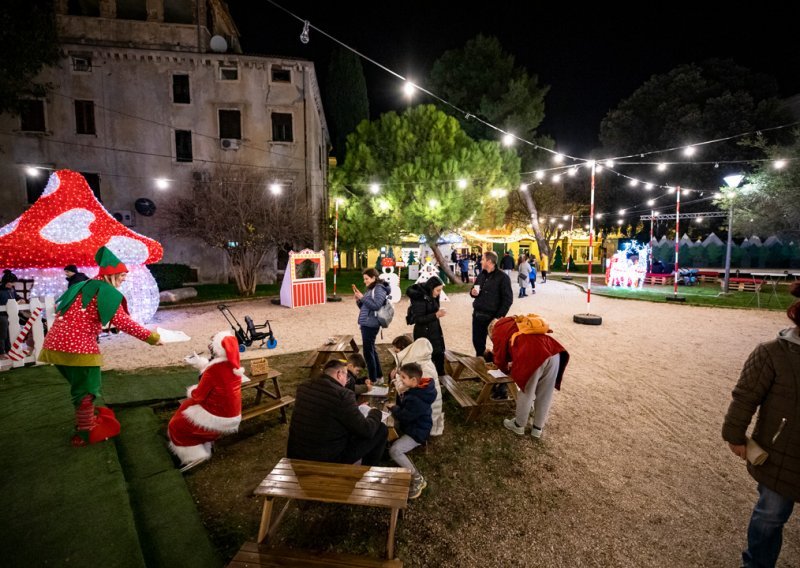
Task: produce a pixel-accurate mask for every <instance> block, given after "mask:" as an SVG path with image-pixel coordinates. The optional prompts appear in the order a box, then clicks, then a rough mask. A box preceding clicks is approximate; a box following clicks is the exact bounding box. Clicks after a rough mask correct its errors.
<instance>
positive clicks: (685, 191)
mask: <svg viewBox="0 0 800 568" xmlns="http://www.w3.org/2000/svg"><path fill="white" fill-rule="evenodd" d="M690 191H691V190H690V189H684V190H683V191H681V195H689V192H690Z"/></svg>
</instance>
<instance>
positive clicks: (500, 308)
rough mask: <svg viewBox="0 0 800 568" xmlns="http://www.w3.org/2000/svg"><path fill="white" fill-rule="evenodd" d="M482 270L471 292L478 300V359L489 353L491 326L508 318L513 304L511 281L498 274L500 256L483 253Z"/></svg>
mask: <svg viewBox="0 0 800 568" xmlns="http://www.w3.org/2000/svg"><path fill="white" fill-rule="evenodd" d="M512 262H513V261H512ZM482 266H483V270H482V271H481V273H480V274H479V275H478V278H476V279H475V285H474V286H473V287H472V290H470V292H469V293H470V296H472V297H473V298H475V300H474V301H473V302H472V346H473V347H474V348H475V355H477V356H478V357H482V356H483V353H484V351H486V334H487V333H488V330H489V322H491V321H492V320H493V319H496V318H502V317H505V315H506V314H507V313H508V310H509V308H511V304H512V303H513V302H514V293H513V292H512V291H511V279H510V278H509V277H508V275H507V274H505V273H504V272H501V271H500V270H497V253H496V252H493V251H489V252H486V253H484V254H483V261H482Z"/></svg>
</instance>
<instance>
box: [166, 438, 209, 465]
mask: <svg viewBox="0 0 800 568" xmlns="http://www.w3.org/2000/svg"><path fill="white" fill-rule="evenodd" d="M211 445H212V444H211V442H205V443H204V444H197V445H196V446H176V445H175V444H173V443H172V442H171V441H170V443H169V449H170V451H172V453H173V454H175V455H176V456H178V459H179V460H181V465H186V464H187V463H191V462H193V461H197V460H207V459H209V458H210V457H211Z"/></svg>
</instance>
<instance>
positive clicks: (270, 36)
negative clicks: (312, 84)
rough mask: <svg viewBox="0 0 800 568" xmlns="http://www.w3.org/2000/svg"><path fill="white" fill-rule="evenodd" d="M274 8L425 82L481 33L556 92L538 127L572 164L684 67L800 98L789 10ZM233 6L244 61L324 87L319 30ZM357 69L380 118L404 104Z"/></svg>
mask: <svg viewBox="0 0 800 568" xmlns="http://www.w3.org/2000/svg"><path fill="white" fill-rule="evenodd" d="M278 3H279V4H280V5H281V6H283V7H285V8H286V9H288V10H290V11H292V12H294V13H295V14H297V15H298V16H300V17H302V18H304V19H307V20H309V21H310V22H311V24H312V25H314V26H316V27H318V28H321V29H322V30H324V31H325V32H327V33H328V34H330V35H332V36H334V37H335V38H337V39H339V40H340V41H342V42H344V43H347V44H348V45H350V46H351V47H353V48H355V49H357V50H358V51H361V52H362V53H363V54H364V55H367V56H368V57H370V58H372V59H375V60H376V61H378V62H379V63H381V64H383V65H385V66H387V67H389V68H391V69H393V70H394V71H396V72H398V73H400V74H401V75H404V76H408V77H410V78H412V79H414V80H415V82H417V83H420V84H422V85H424V84H425V80H424V79H425V77H426V76H427V73H428V72H429V71H430V69H431V67H432V65H433V62H434V61H435V60H436V59H437V58H438V57H439V56H440V55H441V54H442V53H443V52H444V51H446V50H448V49H454V48H459V47H462V46H463V45H464V43H465V42H466V41H467V40H469V39H470V38H472V37H474V36H475V35H477V34H478V33H483V34H486V35H494V36H497V37H498V38H499V39H500V42H501V43H502V45H503V48H504V49H505V50H506V51H507V52H509V53H511V54H513V55H514V56H515V58H516V60H517V63H518V64H519V65H522V66H524V67H526V68H527V69H528V71H529V73H531V74H536V75H538V77H539V82H540V84H542V83H543V84H546V85H550V87H551V89H550V93H549V94H548V96H547V99H546V103H545V113H546V117H545V121H544V123H543V124H542V126H541V127H540V129H539V130H540V132H542V133H545V134H549V135H551V136H553V137H554V138H555V139H556V141H557V144H558V148H559V149H560V150H561V151H565V152H567V153H570V154H573V155H575V154H577V155H585V154H586V153H588V151H589V150H590V149H592V148H593V147H596V146H597V145H598V144H599V142H598V140H597V133H598V131H599V126H600V121H601V120H602V118H603V116H605V114H606V112H607V111H608V110H609V109H611V108H614V107H615V106H616V105H617V104H618V103H619V101H620V100H622V99H624V98H626V97H627V96H629V95H630V94H631V93H633V91H634V90H635V89H636V88H637V87H639V86H640V85H641V84H642V83H644V82H645V81H646V80H647V79H648V78H649V77H650V76H651V75H653V74H660V73H665V72H667V71H669V70H670V69H672V68H673V67H675V66H677V65H680V64H681V63H690V62H699V61H702V60H704V59H708V58H712V57H718V58H732V59H733V60H734V61H735V62H736V63H738V64H740V65H743V66H745V67H748V68H750V69H752V70H754V71H759V72H763V73H767V74H769V75H772V76H773V77H775V78H776V79H777V80H778V84H779V87H780V90H781V94H782V95H783V96H791V95H794V94H798V93H800V39H798V38H800V34H798V32H797V29H796V18H795V17H794V16H793V15H791V14H790V12H789V4H788V3H783V4H782V5H779V4H778V3H776V2H760V3H757V4H755V3H751V4H749V5H748V6H749V7H748V9H747V10H746V11H745V10H736V9H733V8H732V7H731V6H732V4H730V3H717V2H694V3H692V4H687V5H683V4H679V3H675V2H671V3H648V4H644V3H643V4H640V6H641V7H640V8H639V9H634V8H632V7H631V6H630V5H629V4H620V5H619V6H620V8H619V9H616V8H615V7H614V4H609V3H604V4H603V6H604V7H602V8H600V7H594V8H588V9H587V8H583V7H578V4H576V3H571V2H564V1H560V2H549V3H546V4H545V3H543V2H525V3H522V2H513V3H512V2H493V3H484V4H482V6H481V7H480V8H467V5H466V3H463V2H458V3H457V2H441V1H440V2H436V1H428V2H417V1H406V2H391V3H388V2H375V1H372V2H362V1H351V2H320V1H319V0H318V1H316V2H311V1H307V0H299V1H298V0H295V1H290V0H279V2H278ZM228 4H229V6H230V8H231V11H232V13H233V17H234V19H235V20H236V23H237V25H238V26H239V30H240V32H241V35H242V43H243V46H244V50H245V52H246V53H257V54H265V55H291V56H297V57H303V58H307V59H311V60H313V61H314V62H315V63H316V65H317V74H318V77H319V78H320V81H321V82H324V77H325V71H326V67H327V61H328V57H329V54H330V52H331V50H332V49H333V47H334V43H333V42H332V41H331V40H330V39H328V38H326V37H324V36H323V35H321V34H319V33H316V32H315V31H314V30H313V29H312V30H311V41H310V43H309V44H308V45H303V44H302V43H301V42H300V40H299V34H300V32H301V31H302V23H301V22H299V21H297V20H295V19H294V18H292V17H291V16H290V15H288V14H286V13H285V12H283V11H282V10H280V9H278V8H276V7H274V6H272V5H270V4H269V3H267V2H265V1H263V0H261V1H259V2H258V3H256V2H253V1H252V0H229V2H228ZM256 4H257V5H256ZM658 4H663V5H661V6H659V5H658ZM757 9H758V10H761V11H755V10H757ZM362 64H363V66H364V71H365V74H366V77H367V88H368V92H369V98H370V113H371V114H372V116H373V118H374V117H376V116H377V115H378V114H380V113H381V112H385V111H387V110H393V109H401V108H403V107H405V106H406V101H405V99H404V98H403V95H402V92H401V90H400V87H401V85H400V84H399V81H398V80H397V79H396V78H394V77H392V76H390V75H389V74H388V73H386V72H385V71H383V70H381V69H379V68H377V67H375V66H374V65H372V64H371V63H369V62H366V61H362ZM323 86H324V84H323ZM423 99H424V97H423V98H419V99H417V100H418V101H422V100H423ZM467 110H470V109H467Z"/></svg>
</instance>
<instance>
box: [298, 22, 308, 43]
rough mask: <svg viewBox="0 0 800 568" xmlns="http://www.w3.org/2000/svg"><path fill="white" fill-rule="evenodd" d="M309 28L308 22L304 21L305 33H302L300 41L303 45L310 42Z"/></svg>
mask: <svg viewBox="0 0 800 568" xmlns="http://www.w3.org/2000/svg"><path fill="white" fill-rule="evenodd" d="M308 26H309V23H308V20H306V21H304V22H303V31H302V32H300V41H301V42H302V43H308V41H309V37H308Z"/></svg>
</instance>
